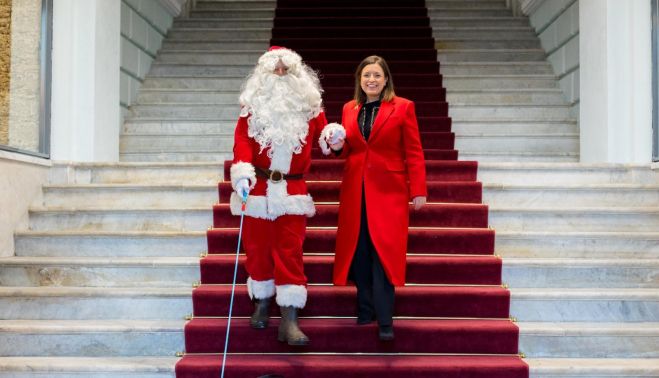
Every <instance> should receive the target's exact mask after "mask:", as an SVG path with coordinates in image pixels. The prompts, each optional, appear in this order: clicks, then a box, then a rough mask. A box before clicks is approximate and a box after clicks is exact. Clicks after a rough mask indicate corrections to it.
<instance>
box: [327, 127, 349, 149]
mask: <svg viewBox="0 0 659 378" xmlns="http://www.w3.org/2000/svg"><path fill="white" fill-rule="evenodd" d="M345 138H346V132H345V130H343V129H337V130H334V131H332V132H331V133H330V135H329V138H328V139H327V143H328V144H330V145H331V144H337V143H339V142H340V141H343V140H344V139H345Z"/></svg>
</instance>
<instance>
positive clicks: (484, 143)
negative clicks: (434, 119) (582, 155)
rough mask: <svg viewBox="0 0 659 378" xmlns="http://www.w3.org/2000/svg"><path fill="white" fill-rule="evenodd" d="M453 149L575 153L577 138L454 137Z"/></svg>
mask: <svg viewBox="0 0 659 378" xmlns="http://www.w3.org/2000/svg"><path fill="white" fill-rule="evenodd" d="M455 148H456V149H457V150H459V151H480V152H484V151H486V152H537V153H540V154H541V153H549V152H577V151H579V139H578V138H577V137H549V136H547V137H538V138H529V137H523V136H521V137H514V135H510V136H502V137H491V136H488V137H462V136H460V135H458V136H456V139H455Z"/></svg>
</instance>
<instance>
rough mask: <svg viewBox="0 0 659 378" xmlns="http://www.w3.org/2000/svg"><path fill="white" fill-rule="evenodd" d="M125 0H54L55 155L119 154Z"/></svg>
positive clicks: (101, 157) (108, 157) (109, 157)
mask: <svg viewBox="0 0 659 378" xmlns="http://www.w3.org/2000/svg"><path fill="white" fill-rule="evenodd" d="M120 5H121V2H120V1H106V0H85V1H79V0H57V1H55V2H54V9H53V55H52V59H53V86H52V116H51V157H52V159H53V160H67V161H78V162H83V161H88V162H92V161H117V160H118V159H119V132H120V124H119V119H120V111H119V106H118V104H119V91H120V89H119V67H120V61H121V60H120V53H119V51H120V48H119V47H120V25H121V11H120V9H121V8H120Z"/></svg>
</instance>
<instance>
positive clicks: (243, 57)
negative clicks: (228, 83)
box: [156, 50, 263, 66]
mask: <svg viewBox="0 0 659 378" xmlns="http://www.w3.org/2000/svg"><path fill="white" fill-rule="evenodd" d="M262 54H263V53H262V52H259V53H257V54H253V53H242V54H241V53H234V52H231V51H227V52H221V53H217V52H205V51H203V50H200V51H197V52H192V53H189V52H162V53H160V54H159V55H158V58H156V61H157V62H159V63H189V64H225V65H227V64H228V65H238V64H242V65H252V66H253V65H254V64H255V63H256V61H257V60H258V59H259V57H260V56H261V55H262Z"/></svg>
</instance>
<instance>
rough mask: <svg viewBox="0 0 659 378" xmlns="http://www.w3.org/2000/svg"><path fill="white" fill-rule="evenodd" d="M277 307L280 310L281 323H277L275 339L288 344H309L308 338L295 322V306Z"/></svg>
mask: <svg viewBox="0 0 659 378" xmlns="http://www.w3.org/2000/svg"><path fill="white" fill-rule="evenodd" d="M279 309H280V310H281V323H279V336H278V337H277V340H279V341H281V342H285V343H288V345H309V338H308V337H307V335H305V334H304V333H302V331H301V330H300V327H298V324H297V308H295V307H293V306H287V307H283V306H280V307H279Z"/></svg>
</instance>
